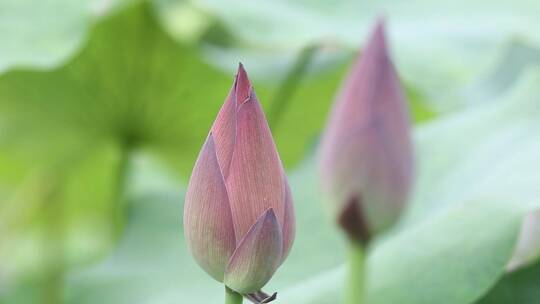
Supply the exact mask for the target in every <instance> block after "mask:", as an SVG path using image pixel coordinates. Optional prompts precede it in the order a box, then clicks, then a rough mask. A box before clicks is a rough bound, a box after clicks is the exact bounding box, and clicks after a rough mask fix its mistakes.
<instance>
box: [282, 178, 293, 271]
mask: <svg viewBox="0 0 540 304" xmlns="http://www.w3.org/2000/svg"><path fill="white" fill-rule="evenodd" d="M284 176H285V175H284ZM284 184H285V198H284V201H285V219H284V221H283V222H284V223H283V255H282V258H281V263H283V262H284V261H285V259H286V258H287V256H288V255H289V252H290V251H291V248H292V245H293V241H294V236H295V232H296V231H295V216H294V208H293V203H292V194H291V188H290V187H289V184H288V182H287V179H286V178H285V177H284Z"/></svg>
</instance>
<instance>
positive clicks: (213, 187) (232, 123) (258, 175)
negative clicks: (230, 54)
mask: <svg viewBox="0 0 540 304" xmlns="http://www.w3.org/2000/svg"><path fill="white" fill-rule="evenodd" d="M294 222H295V219H294V210H293V205H292V197H291V191H290V189H289V185H288V182H287V177H286V176H285V173H284V169H283V166H282V163H281V160H280V158H279V155H278V153H277V150H276V146H275V144H274V141H273V139H272V134H271V133H270V128H269V127H268V123H267V121H266V118H265V115H264V113H263V110H262V108H261V105H260V103H259V101H258V100H257V97H256V96H255V92H254V91H253V88H252V86H251V83H250V81H249V79H248V77H247V74H246V72H245V70H244V68H243V67H242V65H240V67H239V69H238V73H237V75H236V79H235V81H234V84H233V87H232V89H231V91H230V93H229V95H228V97H227V99H226V100H225V103H224V105H223V106H222V108H221V110H220V111H219V113H218V115H217V118H216V120H215V122H214V124H213V126H212V128H211V130H210V133H209V135H208V137H207V138H206V141H205V142H204V145H203V147H202V150H201V152H200V154H199V157H198V159H197V162H196V163H195V167H194V168H193V172H192V174H191V178H190V181H189V185H188V189H187V193H186V198H185V206H184V233H185V238H186V242H187V245H188V247H189V250H190V251H191V253H192V255H193V257H194V258H195V260H196V261H197V262H198V264H199V265H200V266H201V267H202V268H203V269H204V270H205V271H206V272H207V273H208V274H209V275H210V276H212V277H213V278H214V279H216V280H217V281H219V282H223V283H224V284H225V285H226V286H228V287H229V288H231V289H232V290H234V291H236V292H238V293H241V294H254V293H256V292H258V291H259V290H260V289H261V288H262V287H263V286H264V285H265V284H266V283H267V282H268V281H269V280H270V278H271V277H272V275H273V274H274V272H275V271H276V270H277V268H278V267H279V266H280V265H281V264H282V263H283V261H284V260H285V258H286V257H287V255H288V253H289V251H290V249H291V246H292V243H293V239H294Z"/></svg>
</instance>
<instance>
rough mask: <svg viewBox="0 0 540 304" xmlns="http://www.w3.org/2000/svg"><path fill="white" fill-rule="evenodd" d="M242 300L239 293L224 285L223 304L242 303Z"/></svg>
mask: <svg viewBox="0 0 540 304" xmlns="http://www.w3.org/2000/svg"><path fill="white" fill-rule="evenodd" d="M243 300H244V297H242V295H241V294H239V293H238V292H236V291H234V290H232V289H230V288H229V287H227V286H225V304H242V302H243Z"/></svg>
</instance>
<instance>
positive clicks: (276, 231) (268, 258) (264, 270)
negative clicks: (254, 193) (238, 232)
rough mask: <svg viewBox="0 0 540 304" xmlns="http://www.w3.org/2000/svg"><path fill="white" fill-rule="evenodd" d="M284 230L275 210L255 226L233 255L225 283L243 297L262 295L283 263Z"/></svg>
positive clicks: (260, 218) (267, 212)
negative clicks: (263, 289) (255, 294)
mask: <svg viewBox="0 0 540 304" xmlns="http://www.w3.org/2000/svg"><path fill="white" fill-rule="evenodd" d="M282 244H283V240H282V235H281V227H280V225H279V223H278V221H277V218H276V215H275V214H274V211H273V210H272V209H268V210H267V211H266V212H264V213H263V215H262V216H260V217H259V219H258V220H257V221H256V222H255V224H253V226H252V227H251V229H250V230H249V232H248V233H247V234H246V236H245V237H244V238H243V239H242V241H241V242H240V244H239V245H238V248H237V249H236V250H235V251H234V253H233V255H232V257H231V259H230V261H229V265H228V266H227V269H226V272H225V280H224V283H225V285H227V286H228V287H230V288H231V289H233V290H235V291H236V292H239V293H241V294H249V293H253V292H257V291H259V290H260V289H261V288H262V287H263V286H264V285H265V284H266V283H267V282H268V281H269V280H270V278H272V275H273V274H274V272H275V271H276V269H277V268H278V266H279V264H280V263H281V257H282V250H283V247H282Z"/></svg>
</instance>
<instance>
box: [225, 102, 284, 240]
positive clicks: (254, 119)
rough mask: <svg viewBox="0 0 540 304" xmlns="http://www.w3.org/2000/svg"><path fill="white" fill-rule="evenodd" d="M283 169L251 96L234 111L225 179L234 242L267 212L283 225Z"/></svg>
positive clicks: (265, 123) (260, 113) (262, 116)
mask: <svg viewBox="0 0 540 304" xmlns="http://www.w3.org/2000/svg"><path fill="white" fill-rule="evenodd" d="M282 172H283V167H282V165H281V160H280V159H279V156H278V153H277V151H276V146H275V144H274V140H273V139H272V134H271V133H270V128H269V127H268V123H267V122H266V118H265V116H264V113H263V110H262V108H261V105H260V104H259V102H258V101H257V98H256V97H255V95H254V94H253V92H252V93H251V97H250V98H249V99H248V100H246V101H245V102H244V103H243V104H242V105H241V106H240V108H239V109H238V113H237V130H236V147H235V150H234V153H233V157H232V161H231V166H230V169H229V176H228V177H227V179H226V183H227V189H228V191H229V198H230V204H231V210H232V214H233V221H234V226H235V229H236V239H237V241H239V240H241V239H242V238H243V237H244V235H245V234H246V233H247V232H248V230H249V229H250V227H251V226H252V224H253V223H254V222H255V221H256V220H257V219H258V218H259V216H260V215H261V214H262V213H263V212H265V211H266V210H267V209H269V208H272V209H274V211H275V213H276V216H277V218H278V222H279V224H280V225H281V226H283V223H284V215H285V204H284V201H283V199H284V193H285V188H284V178H283V175H282Z"/></svg>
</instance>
